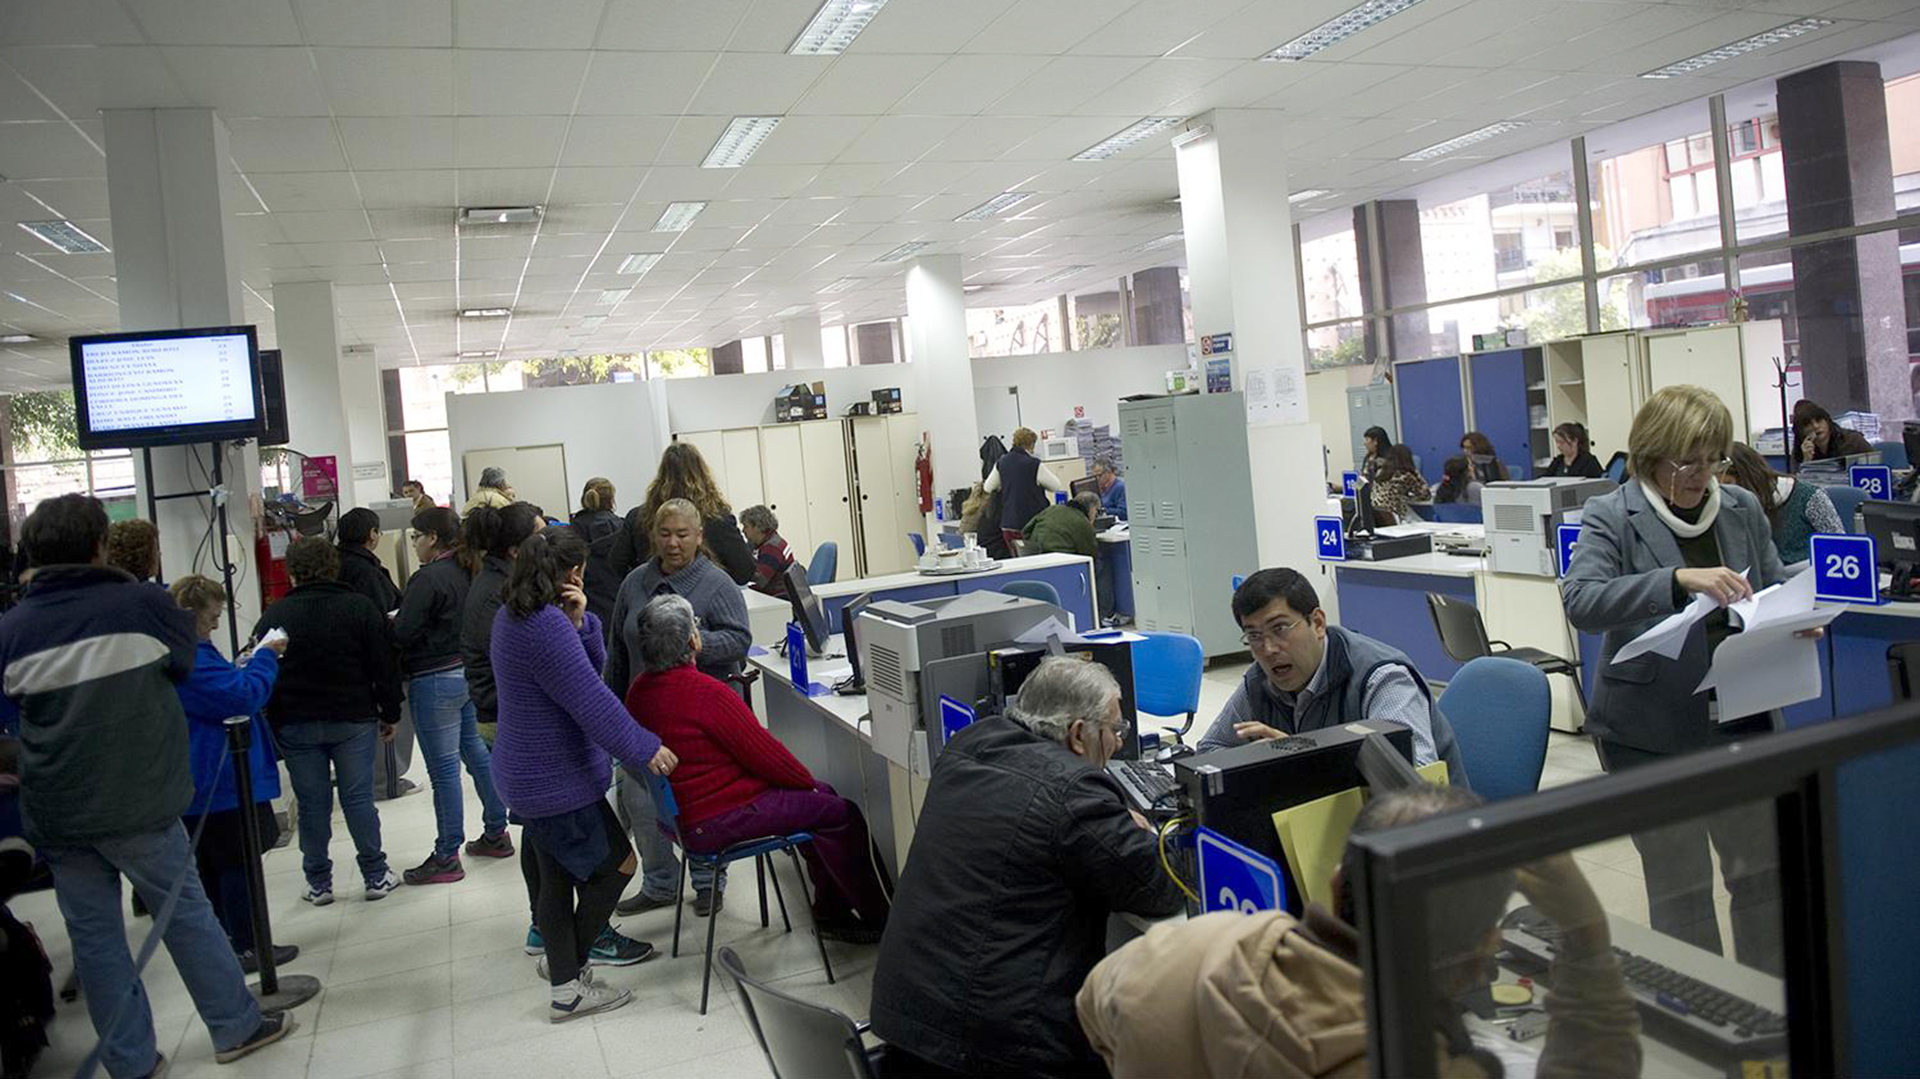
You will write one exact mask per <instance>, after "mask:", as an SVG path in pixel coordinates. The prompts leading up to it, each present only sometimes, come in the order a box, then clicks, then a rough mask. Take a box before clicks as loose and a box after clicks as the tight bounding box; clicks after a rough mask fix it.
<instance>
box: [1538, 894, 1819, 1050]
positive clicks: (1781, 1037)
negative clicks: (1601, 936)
mask: <svg viewBox="0 0 1920 1079" xmlns="http://www.w3.org/2000/svg"><path fill="white" fill-rule="evenodd" d="M1502 928H1503V929H1504V930H1505V932H1504V933H1503V938H1504V940H1505V942H1506V944H1507V946H1508V947H1509V948H1510V949H1512V950H1515V951H1518V952H1521V953H1523V954H1526V955H1528V956H1530V957H1532V958H1533V959H1535V960H1536V961H1538V962H1540V963H1551V962H1552V961H1553V953H1555V952H1556V951H1558V950H1559V946H1560V929H1559V927H1558V926H1556V925H1554V924H1553V923H1552V922H1549V921H1547V920H1546V919H1545V918H1542V917H1540V916H1539V915H1538V914H1537V913H1535V912H1534V910H1533V908H1532V907H1520V908H1519V909H1517V910H1515V911H1513V912H1512V913H1511V914H1508V915H1507V917H1506V920H1505V921H1504V922H1503V923H1502ZM1613 954H1614V955H1615V956H1617V957H1618V958H1619V960H1620V970H1621V973H1623V974H1624V975H1625V976H1626V980H1627V991H1628V992H1629V993H1632V994H1633V999H1634V1003H1635V1004H1637V1005H1639V1007H1640V1011H1641V1014H1642V1015H1643V1016H1645V1017H1647V1019H1648V1021H1649V1022H1656V1023H1662V1024H1664V1025H1666V1026H1668V1027H1674V1026H1678V1027H1681V1028H1684V1029H1685V1030H1686V1031H1687V1032H1688V1033H1689V1034H1691V1035H1694V1036H1695V1037H1696V1038H1699V1039H1702V1040H1704V1041H1706V1042H1708V1043H1710V1044H1711V1045H1713V1046H1714V1047H1716V1048H1717V1049H1719V1050H1720V1051H1722V1052H1724V1053H1726V1054H1727V1055H1728V1056H1729V1057H1731V1058H1736V1059H1752V1055H1753V1054H1761V1053H1774V1052H1779V1051H1780V1050H1781V1049H1783V1048H1784V1047H1785V1045H1786V1039H1787V1017H1786V1016H1784V1015H1781V1014H1780V1013H1778V1012H1775V1011H1772V1010H1770V1009H1768V1008H1765V1007H1763V1006H1761V1005H1759V1004H1756V1003H1754V1002H1753V1001H1751V1000H1747V999H1746V998H1744V997H1740V996H1736V995H1734V994H1733V993H1730V992H1727V991H1726V990H1724V989H1721V988H1720V987H1718V986H1715V985H1711V984H1709V983H1707V982H1703V981H1701V980H1700V979H1698V978H1695V977H1692V976H1690V975H1687V974H1682V973H1680V972H1679V971H1677V970H1674V969H1673V968H1672V967H1669V966H1666V965H1665V964H1662V963H1660V962H1658V961H1656V960H1652V959H1648V958H1647V957H1646V956H1643V955H1635V954H1634V953H1632V952H1629V951H1627V950H1626V949H1625V948H1619V947H1616V948H1614V949H1613Z"/></svg>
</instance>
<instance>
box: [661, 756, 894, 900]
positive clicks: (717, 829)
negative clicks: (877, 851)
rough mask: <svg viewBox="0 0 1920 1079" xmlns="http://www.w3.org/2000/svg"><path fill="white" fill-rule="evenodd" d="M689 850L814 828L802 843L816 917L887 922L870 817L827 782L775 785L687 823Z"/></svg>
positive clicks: (685, 838)
mask: <svg viewBox="0 0 1920 1079" xmlns="http://www.w3.org/2000/svg"><path fill="white" fill-rule="evenodd" d="M682 831H683V834H682V837H681V838H682V840H683V841H684V842H685V843H686V846H687V849H688V850H691V851H694V852H696V853H700V854H711V853H713V852H715V851H718V850H720V849H721V848H723V847H728V846H731V845H733V844H735V843H742V842H745V841H747V840H750V839H764V838H766V837H768V836H777V835H791V834H793V833H794V832H808V833H810V834H811V835H812V836H813V842H811V843H807V844H803V845H802V846H801V847H800V856H801V857H802V858H805V859H806V862H807V873H808V875H809V876H811V877H812V878H813V918H814V921H815V923H817V924H819V925H828V926H854V925H858V926H865V927H868V928H873V929H878V928H880V927H882V926H884V925H886V924H887V892H886V891H885V890H883V888H882V885H881V882H880V878H879V877H878V875H877V874H876V873H875V871H874V867H875V864H876V863H877V862H878V859H877V858H876V857H875V856H874V855H873V853H872V849H873V840H872V838H871V837H870V836H869V835H868V834H867V819H866V818H865V817H863V816H861V815H860V809H859V807H858V806H856V805H854V804H853V803H852V802H849V801H847V800H846V799H845V798H842V797H840V796H839V795H837V794H835V793H834V792H833V788H832V787H829V786H827V785H826V784H825V783H820V784H817V785H816V786H815V787H814V788H813V789H812V790H807V791H803V790H787V789H780V790H770V791H768V792H766V793H765V794H762V795H761V796H760V797H758V798H755V799H754V800H753V801H751V802H748V803H747V804H746V805H743V806H741V807H740V808H738V809H730V810H728V811H726V812H725V813H720V814H717V815H715V816H712V817H708V818H707V819H706V820H703V821H700V822H698V823H697V824H692V825H688V826H686V827H685V828H684V829H683V830H682Z"/></svg>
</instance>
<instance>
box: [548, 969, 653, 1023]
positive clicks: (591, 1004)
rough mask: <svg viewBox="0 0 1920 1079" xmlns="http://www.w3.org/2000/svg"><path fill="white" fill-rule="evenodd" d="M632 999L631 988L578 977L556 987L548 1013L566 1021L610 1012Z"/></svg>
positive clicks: (562, 1021)
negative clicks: (595, 982) (585, 980)
mask: <svg viewBox="0 0 1920 1079" xmlns="http://www.w3.org/2000/svg"><path fill="white" fill-rule="evenodd" d="M632 999H633V993H632V992H631V991H629V990H626V989H615V988H613V987H612V986H610V985H593V984H590V983H587V982H583V981H580V980H578V979H576V980H574V981H571V982H568V983H567V984H566V985H560V986H555V987H554V990H553V1002H552V1003H551V1004H549V1005H548V1006H547V1008H548V1011H547V1015H548V1017H549V1018H550V1019H552V1020H553V1021H554V1022H556V1023H564V1022H566V1021H567V1020H569V1019H578V1018H580V1017H581V1016H583V1015H593V1014H595V1013H596V1012H610V1011H612V1010H614V1009H615V1008H618V1007H620V1006H621V1005H623V1004H625V1003H627V1002H628V1001H630V1000H632Z"/></svg>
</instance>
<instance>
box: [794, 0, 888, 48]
mask: <svg viewBox="0 0 1920 1079" xmlns="http://www.w3.org/2000/svg"><path fill="white" fill-rule="evenodd" d="M886 6H887V0H826V3H823V4H821V5H820V10H819V11H816V12H814V13H813V19H812V21H810V22H808V23H807V28H806V29H805V30H802V31H800V36H799V37H797V38H794V39H793V44H792V45H790V46H788V48H787V53H788V54H789V55H792V56H838V55H840V54H841V53H843V52H845V51H847V46H848V45H851V44H853V39H854V38H856V37H859V36H860V31H862V30H865V29H866V28H867V24H868V23H870V22H872V21H873V17H874V16H875V15H878V14H880V9H881V8H883V7H886Z"/></svg>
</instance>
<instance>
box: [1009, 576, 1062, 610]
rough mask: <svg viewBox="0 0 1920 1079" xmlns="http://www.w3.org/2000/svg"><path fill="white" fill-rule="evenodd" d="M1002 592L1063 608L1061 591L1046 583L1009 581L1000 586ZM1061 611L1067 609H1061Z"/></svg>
mask: <svg viewBox="0 0 1920 1079" xmlns="http://www.w3.org/2000/svg"><path fill="white" fill-rule="evenodd" d="M1000 591H1002V592H1004V593H1006V594H1007V595H1009V596H1025V597H1026V598H1028V599H1037V600H1039V601H1041V602H1042V603H1051V604H1053V605H1054V606H1055V607H1061V604H1060V590H1059V589H1057V588H1055V587H1053V586H1052V585H1050V584H1048V583H1047V582H1045V581H1008V582H1007V583H1006V584H1004V585H1001V586H1000ZM1061 609H1062V610H1065V609H1066V608H1064V607H1061Z"/></svg>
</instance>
